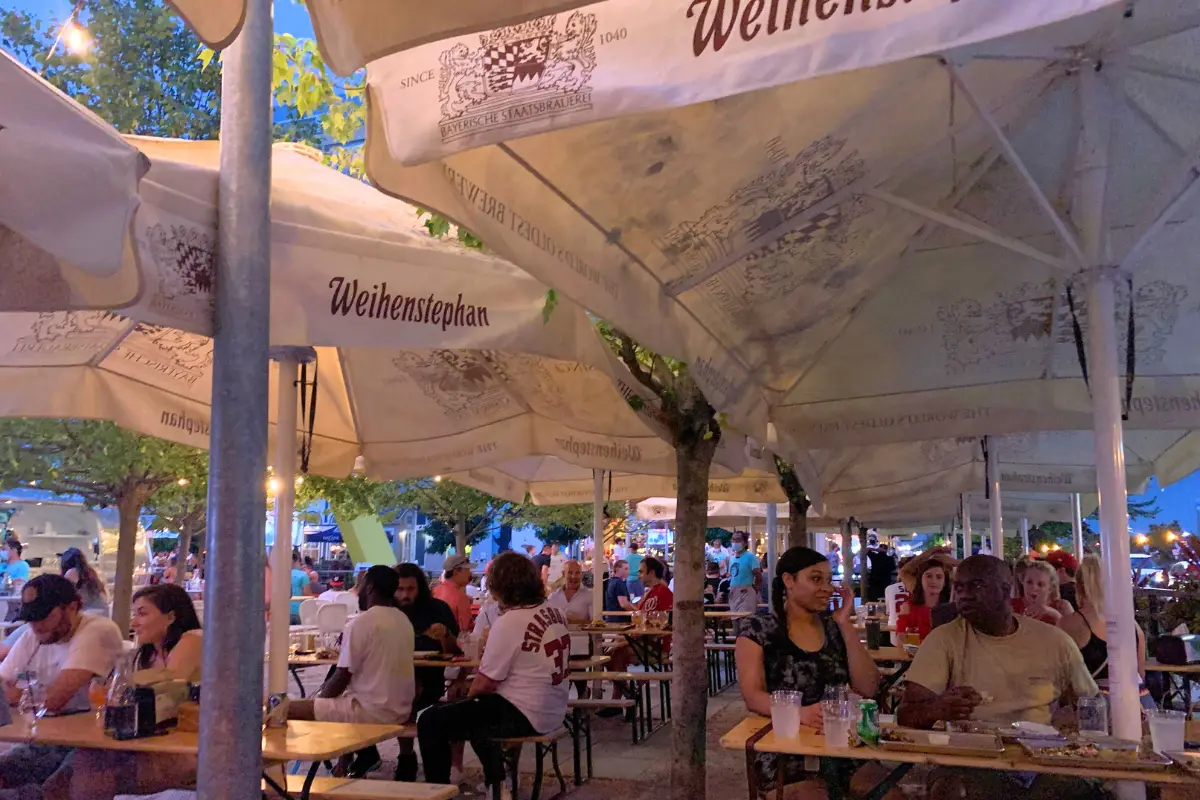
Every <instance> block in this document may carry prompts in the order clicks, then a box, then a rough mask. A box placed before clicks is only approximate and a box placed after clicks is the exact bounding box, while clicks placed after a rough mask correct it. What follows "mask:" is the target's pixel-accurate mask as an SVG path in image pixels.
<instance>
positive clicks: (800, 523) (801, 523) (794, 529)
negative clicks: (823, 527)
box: [783, 499, 813, 550]
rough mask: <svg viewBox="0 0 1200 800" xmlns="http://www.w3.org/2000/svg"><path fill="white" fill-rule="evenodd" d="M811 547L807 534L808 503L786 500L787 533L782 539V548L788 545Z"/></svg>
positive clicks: (785, 548) (786, 547)
mask: <svg viewBox="0 0 1200 800" xmlns="http://www.w3.org/2000/svg"><path fill="white" fill-rule="evenodd" d="M801 546H803V547H812V546H813V543H812V542H811V541H810V540H809V536H808V504H807V503H804V504H799V503H797V502H796V501H795V500H791V499H789V500H788V535H787V538H786V539H784V542H783V549H784V550H787V549H788V548H789V547H801Z"/></svg>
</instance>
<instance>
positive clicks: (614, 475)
mask: <svg viewBox="0 0 1200 800" xmlns="http://www.w3.org/2000/svg"><path fill="white" fill-rule="evenodd" d="M730 438H736V437H733V436H731V437H730ZM743 463H745V456H744V454H742V453H739V452H738V450H737V448H736V446H734V447H723V448H719V449H718V451H717V455H716V456H715V457H714V462H713V467H712V471H711V477H710V479H709V481H708V491H709V496H710V497H717V498H721V497H730V498H735V497H736V498H739V499H743V500H746V501H753V500H758V499H761V500H771V499H774V500H778V499H780V498H781V497H783V491H782V490H781V489H780V488H779V481H778V479H776V478H775V477H774V476H772V475H767V474H765V473H762V472H759V471H757V470H746V471H743V472H741V473H738V472H736V471H734V470H732V469H731V468H733V467H736V466H737V465H738V464H743ZM673 475H674V468H673V466H672V468H671V469H669V470H668V471H665V472H650V471H648V470H639V471H638V472H636V473H633V472H621V471H617V472H606V473H605V476H604V485H603V490H602V498H603V500H604V501H605V502H608V501H621V500H640V499H642V498H644V497H647V496H651V495H655V494H669V493H674V492H675V491H676V488H677V486H676V482H675V478H674V477H672V476H673ZM445 477H447V478H451V479H453V480H455V481H457V482H458V483H462V484H465V485H467V486H472V487H474V488H476V489H479V490H480V491H483V492H488V493H489V494H492V495H495V496H496V497H501V498H504V499H506V500H512V501H513V502H521V501H522V500H523V499H524V498H526V497H529V498H530V499H531V500H532V501H533V502H534V503H536V504H537V505H563V504H570V503H590V502H592V501H593V500H594V498H595V486H594V483H593V476H592V473H591V470H589V469H584V468H583V467H579V466H575V465H573V464H570V463H568V462H566V461H564V460H563V459H560V458H555V457H529V458H519V459H515V460H513V461H509V462H506V463H502V464H497V465H495V466H489V467H479V468H476V469H470V470H466V471H464V472H454V473H450V474H448V475H446V476H445Z"/></svg>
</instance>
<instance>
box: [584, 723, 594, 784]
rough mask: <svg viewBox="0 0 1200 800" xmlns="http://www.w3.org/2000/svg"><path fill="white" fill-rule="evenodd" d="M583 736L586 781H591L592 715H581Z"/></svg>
mask: <svg viewBox="0 0 1200 800" xmlns="http://www.w3.org/2000/svg"><path fill="white" fill-rule="evenodd" d="M583 724H584V725H585V726H586V727H585V728H584V734H585V735H586V736H587V779H588V780H589V781H590V780H591V779H592V715H591V714H584V715H583Z"/></svg>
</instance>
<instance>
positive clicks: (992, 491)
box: [983, 436, 1004, 558]
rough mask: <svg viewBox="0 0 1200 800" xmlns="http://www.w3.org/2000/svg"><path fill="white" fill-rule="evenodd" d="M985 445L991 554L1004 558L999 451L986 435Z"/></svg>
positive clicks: (993, 441) (992, 440)
mask: <svg viewBox="0 0 1200 800" xmlns="http://www.w3.org/2000/svg"><path fill="white" fill-rule="evenodd" d="M983 441H984V446H986V447H987V484H988V522H989V524H990V528H991V541H989V542H988V544H989V545H990V546H991V550H992V555H994V556H996V557H997V558H1004V516H1003V514H1002V513H1001V511H1000V453H999V451H998V450H997V449H996V442H995V440H994V439H992V437H990V436H988V437H986V438H985V439H984V440H983Z"/></svg>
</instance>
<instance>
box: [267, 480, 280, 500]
mask: <svg viewBox="0 0 1200 800" xmlns="http://www.w3.org/2000/svg"><path fill="white" fill-rule="evenodd" d="M279 489H280V486H279V478H276V477H275V476H274V475H272V476H271V477H269V478H267V494H268V495H270V496H271V497H275V496H276V495H278V494H279Z"/></svg>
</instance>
